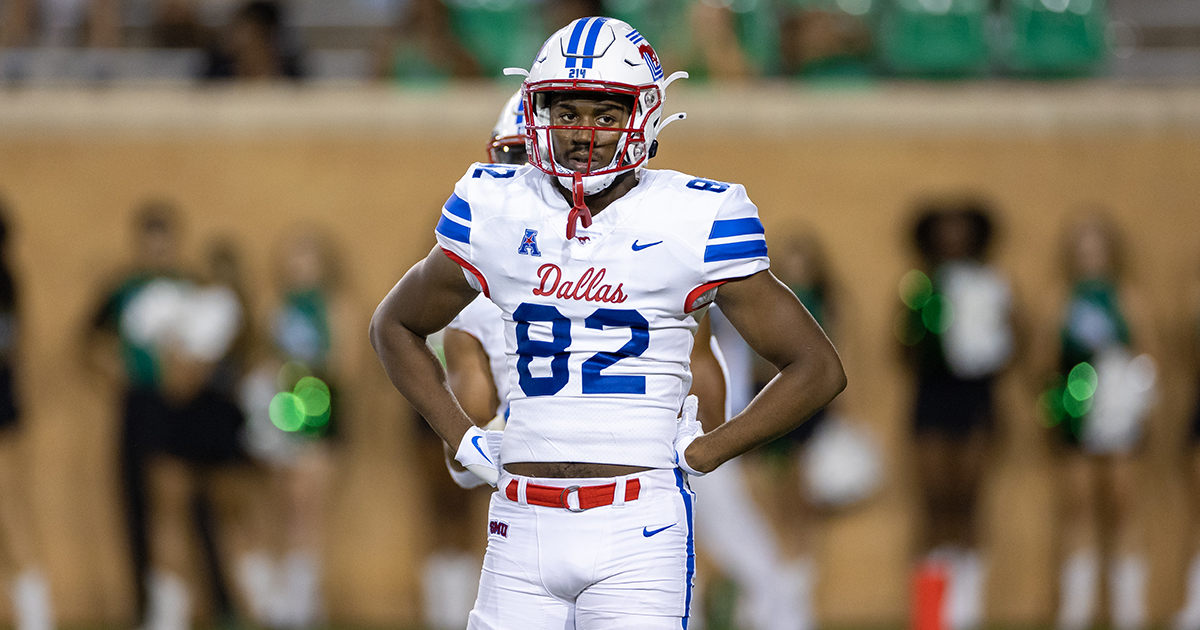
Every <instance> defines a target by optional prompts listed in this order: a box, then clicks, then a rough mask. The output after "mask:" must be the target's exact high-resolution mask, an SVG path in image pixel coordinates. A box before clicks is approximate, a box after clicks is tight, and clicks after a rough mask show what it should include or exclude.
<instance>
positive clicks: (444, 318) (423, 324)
mask: <svg viewBox="0 0 1200 630" xmlns="http://www.w3.org/2000/svg"><path fill="white" fill-rule="evenodd" d="M476 295H478V293H477V292H476V290H475V289H474V288H472V287H471V285H470V284H469V283H468V282H467V279H466V277H464V276H463V271H462V268H461V267H459V265H458V263H456V262H454V261H453V260H451V259H450V258H449V257H448V256H447V255H446V253H445V252H444V251H443V250H442V248H441V247H437V246H435V247H434V248H433V250H432V251H430V252H429V255H428V256H426V257H425V258H424V259H423V260H421V261H420V262H418V263H417V264H415V265H413V266H412V268H411V269H409V270H408V272H407V273H405V274H404V277H403V278H401V279H400V282H397V283H396V286H394V287H392V290H391V291H389V292H388V294H387V297H385V298H384V299H383V302H381V303H380V304H379V307H378V308H377V309H376V310H375V317H374V318H373V320H372V325H373V326H387V325H400V326H403V327H405V328H407V329H408V330H410V331H412V332H413V333H415V334H417V335H420V336H422V337H425V336H427V335H430V334H433V333H435V332H437V331H439V330H441V329H443V328H445V327H446V325H447V324H449V323H450V321H451V320H452V319H454V316H455V315H457V314H458V313H459V311H461V310H463V308H465V307H466V306H467V304H470V303H471V300H474V299H475V296H476Z"/></svg>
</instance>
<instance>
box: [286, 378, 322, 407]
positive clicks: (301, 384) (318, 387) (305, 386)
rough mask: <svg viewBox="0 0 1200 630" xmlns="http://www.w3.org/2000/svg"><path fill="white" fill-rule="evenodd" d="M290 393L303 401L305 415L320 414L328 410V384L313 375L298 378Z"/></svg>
mask: <svg viewBox="0 0 1200 630" xmlns="http://www.w3.org/2000/svg"><path fill="white" fill-rule="evenodd" d="M292 393H293V394H295V395H296V397H297V398H299V399H300V402H301V403H303V405H304V415H306V416H320V415H322V414H325V413H326V412H327V411H329V386H328V385H326V384H325V382H324V381H322V380H321V379H319V378H317V377H315V376H305V377H304V378H302V379H300V380H299V381H298V382H297V383H296V387H295V389H293V390H292Z"/></svg>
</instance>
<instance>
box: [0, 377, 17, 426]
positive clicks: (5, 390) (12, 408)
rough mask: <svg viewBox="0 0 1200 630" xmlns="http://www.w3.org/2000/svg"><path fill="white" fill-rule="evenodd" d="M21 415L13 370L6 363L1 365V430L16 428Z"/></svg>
mask: <svg viewBox="0 0 1200 630" xmlns="http://www.w3.org/2000/svg"><path fill="white" fill-rule="evenodd" d="M19 415H20V414H19V413H18V412H17V392H16V384H15V383H14V382H13V370H12V368H11V367H9V366H7V365H6V366H3V367H0V431H4V430H7V429H12V428H15V427H16V426H17V417H18V416H19Z"/></svg>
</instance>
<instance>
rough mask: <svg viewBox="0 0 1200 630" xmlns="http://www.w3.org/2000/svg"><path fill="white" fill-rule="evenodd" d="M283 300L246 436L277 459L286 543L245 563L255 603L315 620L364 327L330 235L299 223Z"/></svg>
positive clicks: (305, 621) (261, 453)
mask: <svg viewBox="0 0 1200 630" xmlns="http://www.w3.org/2000/svg"><path fill="white" fill-rule="evenodd" d="M278 278H279V280H278V282H279V296H278V301H277V302H276V303H275V305H274V307H273V308H272V309H271V311H270V320H269V323H268V330H269V334H270V339H271V348H272V352H271V355H272V358H271V359H270V360H268V361H264V362H263V363H262V364H261V365H259V366H258V367H257V368H256V369H255V371H254V372H253V373H252V374H251V375H250V376H249V377H248V378H247V380H246V382H245V383H244V384H243V389H242V397H243V406H244V408H245V409H246V410H247V415H248V423H247V430H246V442H247V445H248V447H249V448H250V450H251V453H252V454H253V455H255V456H256V457H257V458H258V459H259V460H260V461H262V462H264V463H265V464H266V465H267V467H268V469H269V476H270V477H271V480H270V483H269V487H270V491H269V492H270V495H271V499H272V502H271V504H272V505H273V506H274V508H275V509H276V511H277V513H278V518H277V519H276V522H278V523H281V527H282V532H280V534H281V538H282V541H281V544H280V545H279V547H280V548H281V553H280V554H279V555H278V556H277V557H275V554H268V553H261V554H256V555H255V556H253V557H250V558H247V559H246V561H244V562H243V563H242V565H241V567H240V572H241V578H242V583H243V584H245V585H248V586H249V588H248V590H249V592H250V593H251V597H250V599H251V601H252V611H253V612H254V615H255V616H256V618H257V619H258V620H259V621H260V623H262V624H264V625H266V626H268V627H271V628H285V629H299V628H311V627H313V626H314V625H316V624H317V623H319V621H320V619H321V616H322V615H323V608H322V603H321V601H322V597H321V585H320V577H321V550H322V549H323V548H324V542H325V526H324V523H325V518H326V516H327V512H328V506H329V499H330V482H331V476H332V474H333V469H334V448H333V445H334V443H335V441H336V440H337V438H338V436H339V433H340V432H341V428H340V423H341V422H342V420H343V417H344V415H345V404H344V401H343V400H342V399H341V398H340V396H339V394H340V391H341V387H342V386H344V384H346V383H350V382H353V381H354V371H355V366H356V365H357V364H358V362H357V357H356V356H355V354H354V350H355V348H357V347H358V345H359V344H356V343H354V340H356V339H357V338H358V336H360V335H361V327H360V326H357V325H356V324H357V320H356V319H355V318H354V313H353V308H352V306H351V304H350V302H349V300H348V298H347V297H346V295H345V293H344V292H343V291H342V290H341V277H340V274H339V269H338V265H337V262H336V256H335V252H334V248H333V246H332V243H331V241H330V239H329V238H328V236H327V235H326V234H324V233H322V232H320V231H317V230H313V229H308V230H301V231H297V232H294V233H292V234H291V235H290V236H289V237H288V238H286V239H285V240H284V241H283V247H282V248H281V249H280V250H279V253H278Z"/></svg>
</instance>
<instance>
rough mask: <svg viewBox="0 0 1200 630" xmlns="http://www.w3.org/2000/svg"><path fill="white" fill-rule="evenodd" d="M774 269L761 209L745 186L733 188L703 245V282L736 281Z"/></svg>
mask: <svg viewBox="0 0 1200 630" xmlns="http://www.w3.org/2000/svg"><path fill="white" fill-rule="evenodd" d="M770 266H771V263H770V260H769V259H768V258H767V238H766V233H765V231H764V230H763V224H762V221H760V220H759V219H758V208H756V207H755V206H754V204H753V203H751V202H750V198H749V197H747V196H746V189H745V188H743V187H742V186H736V185H735V186H731V187H730V189H729V191H728V192H727V193H726V199H725V200H724V202H723V203H722V204H721V206H720V207H719V208H717V213H716V216H715V217H714V218H713V222H712V227H711V228H710V230H709V232H708V240H707V242H706V243H705V246H704V265H703V269H704V281H705V282H706V283H711V282H718V281H721V280H733V279H736V278H745V277H746V276H750V275H754V274H756V273H758V272H760V271H763V270H764V269H767V268H768V267H770Z"/></svg>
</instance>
